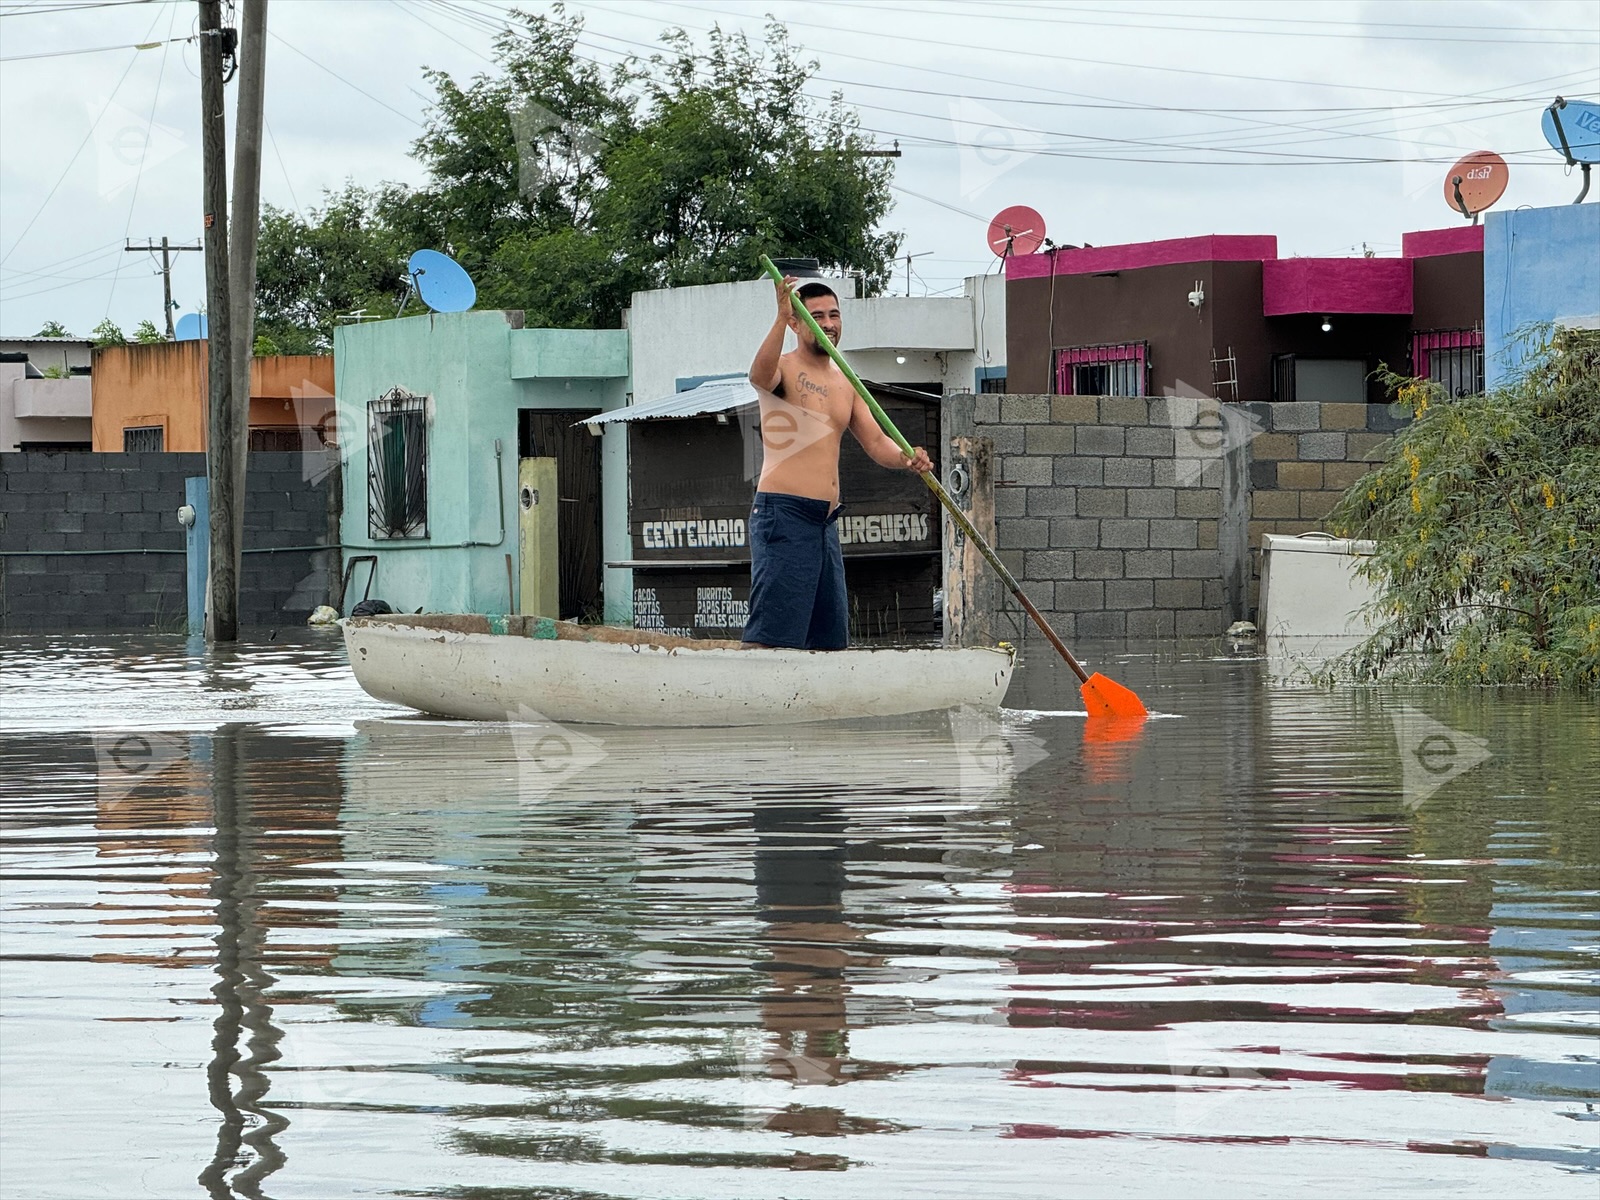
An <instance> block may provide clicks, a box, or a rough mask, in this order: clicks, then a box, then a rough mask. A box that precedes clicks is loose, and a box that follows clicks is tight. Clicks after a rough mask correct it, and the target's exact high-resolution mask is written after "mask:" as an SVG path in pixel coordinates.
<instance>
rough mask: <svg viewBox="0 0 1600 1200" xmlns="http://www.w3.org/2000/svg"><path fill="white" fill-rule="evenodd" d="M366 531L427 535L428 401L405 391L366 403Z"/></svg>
mask: <svg viewBox="0 0 1600 1200" xmlns="http://www.w3.org/2000/svg"><path fill="white" fill-rule="evenodd" d="M367 532H368V534H370V535H371V536H372V537H373V538H375V539H377V538H425V537H427V536H428V409H427V399H426V398H425V397H423V396H414V395H412V394H411V393H410V392H408V391H406V390H405V389H404V388H394V389H392V390H390V391H388V392H386V393H385V394H384V395H383V396H381V397H380V398H379V399H377V400H371V401H369V402H368V403H367Z"/></svg>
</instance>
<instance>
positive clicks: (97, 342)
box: [89, 317, 128, 350]
mask: <svg viewBox="0 0 1600 1200" xmlns="http://www.w3.org/2000/svg"><path fill="white" fill-rule="evenodd" d="M89 336H90V337H91V338H93V339H94V346H95V349H96V350H104V349H105V348H106V347H107V346H126V345H127V344H128V339H127V338H126V337H124V336H123V334H122V327H121V326H120V325H118V324H117V323H116V322H115V321H113V320H112V319H111V318H110V317H107V318H106V319H105V320H104V321H101V322H100V324H98V325H96V326H95V327H94V328H93V329H91V330H90V331H89Z"/></svg>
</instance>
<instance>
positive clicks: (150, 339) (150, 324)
mask: <svg viewBox="0 0 1600 1200" xmlns="http://www.w3.org/2000/svg"><path fill="white" fill-rule="evenodd" d="M133 340H134V342H135V343H136V344H137V345H140V346H153V345H155V344H156V343H157V342H164V341H166V340H167V335H166V334H164V333H162V332H161V330H159V329H157V328H156V323H155V322H154V321H140V322H139V327H138V328H137V329H135V330H134V331H133Z"/></svg>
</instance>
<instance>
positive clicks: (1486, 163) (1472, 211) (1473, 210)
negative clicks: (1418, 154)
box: [1444, 150, 1511, 225]
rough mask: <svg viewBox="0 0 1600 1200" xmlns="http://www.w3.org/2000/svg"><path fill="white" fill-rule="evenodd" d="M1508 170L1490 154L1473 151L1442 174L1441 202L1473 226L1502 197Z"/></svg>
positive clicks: (1493, 154) (1500, 160)
mask: <svg viewBox="0 0 1600 1200" xmlns="http://www.w3.org/2000/svg"><path fill="white" fill-rule="evenodd" d="M1510 179H1511V170H1510V168H1509V167H1507V166H1506V160H1505V159H1503V158H1501V157H1500V156H1499V155H1498V154H1496V153H1495V152H1494V151H1493V150H1474V151H1473V152H1472V153H1471V154H1468V155H1467V156H1466V157H1464V158H1463V159H1462V160H1461V161H1460V162H1458V163H1456V165H1455V166H1453V167H1451V168H1450V169H1449V170H1448V171H1446V172H1445V174H1444V202H1445V203H1446V204H1448V205H1449V206H1450V207H1451V208H1452V209H1454V210H1455V211H1456V212H1458V213H1460V214H1461V215H1462V216H1463V217H1466V218H1467V220H1469V221H1471V222H1472V223H1473V224H1474V225H1476V224H1477V223H1478V214H1479V213H1481V212H1482V211H1483V210H1484V209H1486V208H1488V207H1489V206H1490V205H1492V204H1493V203H1494V202H1495V201H1496V200H1498V199H1500V197H1501V196H1503V195H1505V193H1506V184H1507V182H1509V181H1510Z"/></svg>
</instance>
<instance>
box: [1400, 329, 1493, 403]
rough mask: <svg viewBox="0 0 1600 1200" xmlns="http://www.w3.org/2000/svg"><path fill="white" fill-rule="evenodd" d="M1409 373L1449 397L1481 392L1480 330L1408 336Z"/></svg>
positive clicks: (1457, 330) (1429, 332)
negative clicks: (1444, 392)
mask: <svg viewBox="0 0 1600 1200" xmlns="http://www.w3.org/2000/svg"><path fill="white" fill-rule="evenodd" d="M1411 373H1412V374H1413V375H1415V376H1417V377H1418V378H1419V379H1431V380H1433V382H1435V383H1437V384H1440V385H1442V386H1443V387H1444V389H1445V391H1447V392H1449V393H1450V395H1452V396H1476V395H1477V394H1478V393H1479V392H1481V391H1483V330H1481V329H1427V330H1422V331H1420V332H1417V333H1413V334H1412V335H1411Z"/></svg>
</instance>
